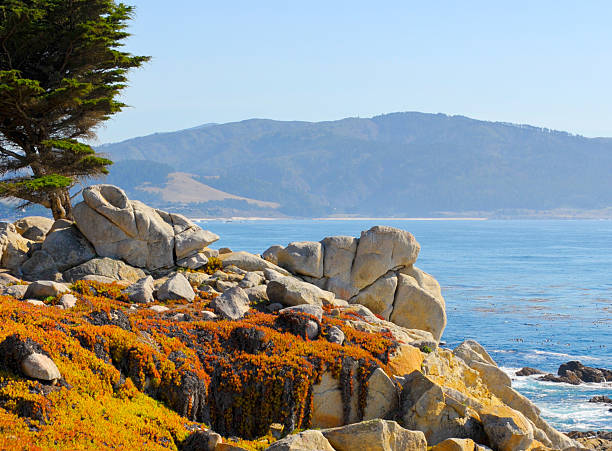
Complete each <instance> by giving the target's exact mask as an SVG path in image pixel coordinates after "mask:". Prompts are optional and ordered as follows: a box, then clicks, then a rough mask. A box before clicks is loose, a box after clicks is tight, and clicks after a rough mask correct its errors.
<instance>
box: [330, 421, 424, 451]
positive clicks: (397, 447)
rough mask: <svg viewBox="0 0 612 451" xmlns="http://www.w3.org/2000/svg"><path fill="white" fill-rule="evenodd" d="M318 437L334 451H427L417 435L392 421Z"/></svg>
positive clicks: (364, 424) (345, 428)
mask: <svg viewBox="0 0 612 451" xmlns="http://www.w3.org/2000/svg"><path fill="white" fill-rule="evenodd" d="M321 433H322V434H323V435H324V436H325V438H326V439H327V440H328V441H329V443H331V445H332V446H333V449H335V450H336V451H354V450H363V451H405V450H410V451H426V450H427V441H426V440H425V435H424V434H423V433H422V432H420V431H409V430H407V429H404V428H403V427H401V426H400V425H399V424H397V423H396V422H395V421H386V420H381V419H373V420H370V421H363V422H361V423H355V424H349V425H348V426H342V427H337V428H332V429H323V430H322V431H321Z"/></svg>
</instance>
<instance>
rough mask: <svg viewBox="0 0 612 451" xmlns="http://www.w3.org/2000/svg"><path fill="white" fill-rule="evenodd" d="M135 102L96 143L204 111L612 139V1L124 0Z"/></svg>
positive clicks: (205, 116)
mask: <svg viewBox="0 0 612 451" xmlns="http://www.w3.org/2000/svg"><path fill="white" fill-rule="evenodd" d="M125 2H126V3H127V4H133V5H135V6H136V7H137V11H136V17H135V19H134V21H133V24H132V27H131V31H132V33H133V36H132V37H131V38H130V40H129V42H128V43H127V49H128V50H129V51H131V52H133V53H136V54H144V55H151V56H152V57H153V59H152V61H151V62H150V63H148V64H147V65H146V66H145V67H144V68H142V69H139V70H137V71H134V72H132V74H131V76H130V87H129V88H128V89H126V91H125V94H124V101H125V102H126V103H128V104H129V105H131V106H132V107H131V108H130V109H128V110H127V111H125V112H123V113H121V114H119V115H117V116H116V117H115V118H114V119H112V120H111V121H109V122H108V123H107V124H106V125H105V127H104V128H103V129H101V130H100V131H99V133H98V135H99V139H98V142H99V143H104V142H112V141H118V140H122V139H126V138H130V137H134V136H141V135H145V134H150V133H154V132H161V131H171V130H178V129H183V128H188V127H193V126H196V125H200V124H203V123H207V122H231V121H239V120H243V119H249V118H254V117H258V118H271V119H280V120H308V121H320V120H333V119H340V118H343V117H349V116H361V117H369V116H373V115H377V114H381V113H389V112H394V111H423V112H431V113H437V112H442V113H448V114H462V115H466V116H470V117H474V118H477V119H484V120H494V121H508V122H517V123H528V124H532V125H536V126H542V127H548V128H553V129H559V130H566V131H569V132H572V133H579V134H582V135H585V136H612V25H611V24H612V1H609V0H602V1H595V0H593V1H559V0H556V1H543V0H538V1H533V0H531V1H518V0H513V1H491V0H487V1H470V0H467V1H459V0H456V1H444V0H438V1H431V2H430V1H382V0H381V1H378V2H374V1H358V0H353V1H334V0H327V1H316V0H308V1H291V0H284V1H266V0H263V1H259V2H254V1H252V0H249V1H234V0H222V1H218V0H217V1H207V0H204V1H200V0H176V1H174V2H170V1H168V0H131V1H130V0H125Z"/></svg>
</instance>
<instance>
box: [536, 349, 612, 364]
mask: <svg viewBox="0 0 612 451" xmlns="http://www.w3.org/2000/svg"><path fill="white" fill-rule="evenodd" d="M531 352H532V353H533V354H536V355H551V356H555V357H566V358H568V359H570V360H587V361H591V362H599V361H601V359H600V358H599V357H593V356H589V355H571V354H566V353H564V352H552V351H541V350H539V349H534V350H532V351H531ZM527 356H529V354H527Z"/></svg>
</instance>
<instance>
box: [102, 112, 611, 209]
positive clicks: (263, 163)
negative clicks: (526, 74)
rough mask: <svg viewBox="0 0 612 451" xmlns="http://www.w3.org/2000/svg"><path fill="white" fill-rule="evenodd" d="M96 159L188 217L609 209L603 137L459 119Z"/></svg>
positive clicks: (162, 146) (229, 131) (345, 127)
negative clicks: (106, 161) (109, 163)
mask: <svg viewBox="0 0 612 451" xmlns="http://www.w3.org/2000/svg"><path fill="white" fill-rule="evenodd" d="M98 150H99V151H101V152H103V153H105V154H107V155H109V156H110V158H111V159H113V160H114V161H115V162H116V163H115V165H114V166H113V167H111V174H110V176H108V178H107V180H106V181H107V182H108V183H114V184H117V185H120V186H122V187H124V188H125V189H126V191H127V192H128V194H129V195H130V196H131V197H133V198H137V199H141V200H143V201H145V202H149V203H152V204H155V205H158V206H162V207H166V208H174V209H180V210H182V211H185V212H186V213H189V214H192V215H195V216H198V215H202V216H236V215H240V216H246V215H249V216H283V215H287V216H304V217H313V216H330V215H341V216H347V215H359V216H396V217H413V216H445V215H452V216H457V215H498V216H500V215H501V216H503V215H509V216H512V215H517V214H520V215H533V214H539V213H538V212H542V211H548V212H551V211H552V212H554V211H562V212H566V213H567V214H568V215H572V214H573V213H572V212H574V213H576V214H580V212H581V211H586V210H589V211H593V210H602V209H606V208H608V210H607V211H609V212H610V211H612V210H611V209H610V208H609V207H612V139H610V138H585V137H582V136H576V135H572V134H569V133H565V132H559V131H552V130H548V129H542V128H536V127H531V126H526V125H516V124H508V123H500V122H486V121H479V120H474V119H470V118H467V117H463V116H447V115H444V114H424V113H393V114H386V115H382V116H376V117H373V118H370V119H362V118H348V119H342V120H338V121H330V122H316V123H312V122H282V121H273V120H264V119H252V120H246V121H242V122H235V123H228V124H206V125H203V126H200V127H196V128H191V129H188V130H182V131H177V132H172V133H156V134H153V135H150V136H145V137H140V138H134V139H129V140H127V141H123V142H120V143H115V144H106V145H102V146H100V147H99V149H98ZM604 211H606V210H604Z"/></svg>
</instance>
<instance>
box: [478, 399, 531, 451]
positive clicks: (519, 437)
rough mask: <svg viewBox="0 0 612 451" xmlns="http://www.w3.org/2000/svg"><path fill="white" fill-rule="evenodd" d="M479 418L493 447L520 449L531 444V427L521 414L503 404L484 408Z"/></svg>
mask: <svg viewBox="0 0 612 451" xmlns="http://www.w3.org/2000/svg"><path fill="white" fill-rule="evenodd" d="M480 418H481V420H482V423H483V425H484V430H485V433H486V434H487V437H488V438H489V442H490V443H491V445H492V446H493V448H494V449H498V450H500V451H520V450H526V449H529V447H530V446H532V445H533V442H534V437H533V428H532V427H531V424H529V421H528V420H527V419H526V418H525V417H524V416H523V415H522V414H520V413H518V412H516V411H514V410H512V409H510V408H508V407H505V406H496V407H487V408H485V409H484V411H483V412H481V414H480Z"/></svg>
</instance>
